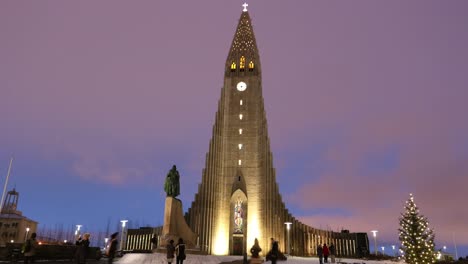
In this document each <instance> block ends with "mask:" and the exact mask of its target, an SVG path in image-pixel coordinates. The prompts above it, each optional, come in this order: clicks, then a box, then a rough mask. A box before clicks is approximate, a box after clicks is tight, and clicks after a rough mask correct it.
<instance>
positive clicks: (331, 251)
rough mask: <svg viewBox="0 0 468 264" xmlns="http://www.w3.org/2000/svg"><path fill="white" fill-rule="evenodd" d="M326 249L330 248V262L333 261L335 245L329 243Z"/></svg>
mask: <svg viewBox="0 0 468 264" xmlns="http://www.w3.org/2000/svg"><path fill="white" fill-rule="evenodd" d="M328 249H329V250H330V258H331V263H335V255H336V248H335V245H333V244H331V245H330V247H329V248H328Z"/></svg>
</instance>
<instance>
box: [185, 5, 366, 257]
mask: <svg viewBox="0 0 468 264" xmlns="http://www.w3.org/2000/svg"><path fill="white" fill-rule="evenodd" d="M262 88H263V87H262V67H261V63H260V56H259V51H258V47H257V42H256V39H255V35H254V31H253V27H252V23H251V19H250V15H249V12H248V11H247V9H246V8H244V10H243V12H242V14H241V16H240V19H239V23H238V25H237V29H236V32H235V34H234V39H233V41H232V44H231V48H230V50H229V53H228V56H227V60H226V64H225V66H224V84H223V87H222V89H221V98H220V100H219V104H218V110H217V112H216V117H215V123H214V126H213V136H212V138H211V140H210V144H209V150H208V153H207V154H206V163H205V168H204V170H203V172H202V181H201V184H200V185H199V186H198V192H197V194H196V195H195V199H194V201H193V203H192V204H191V207H190V209H189V210H188V212H187V213H186V220H187V223H188V224H189V226H190V227H191V228H192V230H193V231H194V232H195V233H197V234H198V235H199V242H200V244H199V245H200V248H201V249H202V250H206V252H207V253H208V254H214V255H242V254H244V252H247V249H250V248H251V247H252V245H253V244H254V239H255V238H258V240H259V242H260V246H261V247H262V248H263V249H268V248H270V238H271V237H273V238H275V239H276V240H278V242H279V245H280V250H281V251H283V252H286V253H288V252H290V253H291V254H293V255H296V256H309V255H314V254H316V250H315V249H316V247H317V244H323V243H327V244H328V245H329V244H334V245H335V246H336V250H337V254H338V255H340V256H356V255H358V254H360V253H361V252H368V243H367V241H368V238H367V234H366V233H349V232H332V231H326V230H319V229H316V228H313V227H310V226H307V225H305V224H303V223H301V222H300V221H298V220H297V219H296V218H295V217H294V216H292V215H291V213H290V212H289V211H288V209H287V208H286V205H285V204H284V202H283V200H282V197H281V194H280V193H279V188H278V184H277V182H276V175H275V168H274V166H273V155H272V153H271V150H270V140H269V137H268V127H267V118H266V113H265V108H264V100H263V95H262ZM287 223H289V224H287ZM288 237H289V238H290V239H289V243H288V239H287V238H288ZM288 245H290V246H289V247H288Z"/></svg>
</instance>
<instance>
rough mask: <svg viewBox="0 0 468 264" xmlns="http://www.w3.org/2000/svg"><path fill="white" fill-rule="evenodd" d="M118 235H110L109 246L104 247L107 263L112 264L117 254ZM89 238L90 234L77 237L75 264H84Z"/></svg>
mask: <svg viewBox="0 0 468 264" xmlns="http://www.w3.org/2000/svg"><path fill="white" fill-rule="evenodd" d="M118 234H119V233H118V232H116V233H113V234H112V235H111V238H110V241H109V244H108V245H107V246H106V255H107V260H108V263H112V262H113V261H114V258H115V255H116V252H117V244H118V241H117V235H118ZM90 237H91V234H90V233H85V234H84V235H83V237H81V236H79V237H78V240H76V242H75V245H77V246H78V248H77V249H76V252H75V260H76V263H77V264H86V259H87V258H88V253H89V244H90V241H89V238H90Z"/></svg>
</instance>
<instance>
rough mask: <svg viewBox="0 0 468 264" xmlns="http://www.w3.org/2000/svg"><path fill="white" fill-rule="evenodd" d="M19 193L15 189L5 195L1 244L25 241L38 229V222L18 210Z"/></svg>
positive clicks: (1, 220) (0, 229)
mask: <svg viewBox="0 0 468 264" xmlns="http://www.w3.org/2000/svg"><path fill="white" fill-rule="evenodd" d="M18 199H19V193H18V192H17V191H16V190H15V189H13V190H11V191H9V192H8V193H7V195H6V197H5V201H4V203H3V207H2V210H1V214H0V245H1V246H4V245H5V244H6V243H23V242H24V241H26V239H27V238H29V237H30V236H31V234H32V233H34V232H36V230H37V224H38V223H37V222H36V221H34V220H31V219H29V218H27V217H25V216H23V214H22V213H21V212H20V211H18V210H17V208H18Z"/></svg>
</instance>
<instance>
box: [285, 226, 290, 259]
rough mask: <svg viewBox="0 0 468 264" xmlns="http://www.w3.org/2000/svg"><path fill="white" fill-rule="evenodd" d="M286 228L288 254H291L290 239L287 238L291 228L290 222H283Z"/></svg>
mask: <svg viewBox="0 0 468 264" xmlns="http://www.w3.org/2000/svg"><path fill="white" fill-rule="evenodd" d="M284 224H285V225H286V230H287V231H288V256H289V255H291V241H290V239H289V230H290V229H291V225H292V223H291V222H285V223H284Z"/></svg>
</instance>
